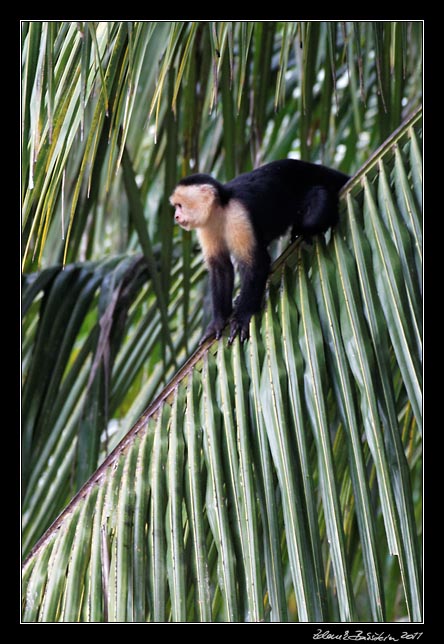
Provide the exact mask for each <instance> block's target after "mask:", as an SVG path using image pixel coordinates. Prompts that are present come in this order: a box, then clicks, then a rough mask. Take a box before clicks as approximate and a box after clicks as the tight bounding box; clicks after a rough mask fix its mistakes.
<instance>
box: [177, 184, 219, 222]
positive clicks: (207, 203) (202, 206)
mask: <svg viewBox="0 0 444 644" xmlns="http://www.w3.org/2000/svg"><path fill="white" fill-rule="evenodd" d="M222 195H223V186H222V184H220V183H219V182H218V181H216V180H215V179H213V177H211V176H210V175H209V174H192V175H191V176H189V177H185V179H182V180H181V181H180V182H179V183H178V184H177V186H176V188H175V190H174V192H173V194H172V195H171V197H170V203H171V205H172V206H174V208H175V212H174V219H175V220H176V221H177V223H178V224H179V225H180V226H182V228H184V229H185V230H191V229H193V228H203V227H205V226H207V225H208V222H209V220H210V217H211V216H212V214H213V213H214V211H215V208H216V207H217V206H218V205H221V197H222Z"/></svg>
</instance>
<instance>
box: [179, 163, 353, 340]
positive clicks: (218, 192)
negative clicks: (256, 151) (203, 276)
mask: <svg viewBox="0 0 444 644" xmlns="http://www.w3.org/2000/svg"><path fill="white" fill-rule="evenodd" d="M348 179H349V177H348V176H347V175H345V174H343V173H342V172H338V171H336V170H332V169H330V168H327V167H325V166H322V165H318V164H314V163H307V162H305V161H297V160H295V159H284V160H282V161H273V162H272V163H267V164H266V165H263V166H261V167H259V168H257V169H256V170H253V171H252V172H246V173H245V174H241V175H239V176H238V177H236V178H235V179H232V180H231V181H228V183H225V184H222V183H219V181H216V179H213V177H211V176H210V175H208V174H193V175H191V176H189V177H186V178H184V179H182V180H181V181H180V182H179V183H178V185H177V186H176V188H175V190H174V192H173V194H172V195H171V197H170V203H171V204H172V205H173V206H174V208H175V214H174V217H175V220H176V221H177V223H178V224H179V225H180V226H182V228H185V230H191V229H193V228H195V229H196V231H197V235H198V238H199V242H200V245H201V247H202V252H203V255H204V258H205V261H206V264H207V267H208V270H209V273H210V284H211V293H212V309H213V311H212V312H213V318H212V321H211V322H210V324H209V325H208V327H207V329H206V331H205V333H204V335H203V337H202V340H201V342H203V341H204V340H205V339H206V338H208V337H210V336H213V335H215V336H216V338H220V337H221V335H222V330H223V328H224V326H225V324H226V323H227V321H228V320H229V319H230V317H231V330H230V337H229V343H230V344H231V343H232V342H233V340H234V338H235V337H236V335H237V334H239V338H240V340H241V342H243V341H244V340H246V339H247V338H248V336H249V323H250V318H251V316H252V315H253V314H254V313H256V312H258V311H259V310H260V308H261V304H262V297H263V294H264V290H265V285H266V281H267V276H268V273H269V269H270V262H271V260H270V256H269V254H268V251H267V246H268V244H269V243H270V242H271V241H272V240H273V239H276V238H277V237H280V236H282V235H283V234H284V233H285V232H286V231H287V229H288V228H290V227H291V232H292V239H295V238H296V237H297V236H299V235H302V236H303V237H305V238H307V239H310V238H311V236H312V235H316V234H319V233H324V232H325V231H326V230H327V229H328V228H330V227H331V226H334V225H335V224H336V223H337V221H338V192H339V190H340V189H341V187H342V186H343V185H344V184H345V183H346V182H347V181H348ZM231 258H233V259H234V260H235V262H236V264H237V266H238V270H239V273H240V278H241V289H240V295H239V297H238V299H237V301H236V304H235V307H234V311H233V302H232V297H233V284H234V269H233V264H232V260H231Z"/></svg>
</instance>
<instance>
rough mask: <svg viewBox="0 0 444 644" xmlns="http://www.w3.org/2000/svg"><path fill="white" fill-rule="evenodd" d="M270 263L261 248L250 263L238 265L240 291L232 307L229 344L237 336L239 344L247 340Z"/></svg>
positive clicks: (259, 307)
mask: <svg viewBox="0 0 444 644" xmlns="http://www.w3.org/2000/svg"><path fill="white" fill-rule="evenodd" d="M270 263H271V260H270V255H269V254H268V252H267V250H266V248H264V247H262V246H258V247H257V248H256V249H255V251H254V256H253V261H252V262H251V263H249V264H246V263H243V262H241V263H239V272H240V276H241V291H240V294H239V297H238V299H237V301H236V304H235V307H234V313H233V318H232V321H231V331H230V337H229V340H228V342H229V344H231V343H232V342H233V340H234V338H235V337H236V335H238V334H239V339H240V341H241V342H243V341H244V340H247V339H248V337H249V324H250V319H251V316H252V315H254V314H255V313H257V312H258V311H260V309H261V305H262V298H263V295H264V291H265V284H266V282H267V277H268V273H269V271H270Z"/></svg>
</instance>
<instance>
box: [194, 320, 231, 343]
mask: <svg viewBox="0 0 444 644" xmlns="http://www.w3.org/2000/svg"><path fill="white" fill-rule="evenodd" d="M225 324H226V321H225V320H212V321H211V322H210V324H209V325H208V326H207V328H206V329H205V332H204V334H203V336H202V338H201V339H200V342H199V344H203V343H204V342H205V340H208V338H212V337H215V338H216V340H219V338H221V337H222V331H223V330H224V327H225Z"/></svg>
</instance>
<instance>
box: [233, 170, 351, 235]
mask: <svg viewBox="0 0 444 644" xmlns="http://www.w3.org/2000/svg"><path fill="white" fill-rule="evenodd" d="M348 179H349V177H348V176H347V175H345V174H343V173H342V172H338V171H337V170H333V169H331V168H327V167H325V166H322V165H318V164H315V163H308V162H306V161H298V160H296V159H283V160H282V161H272V162H271V163H267V164H266V165H263V166H261V167H259V168H256V169H255V170H253V171H252V172H247V173H245V174H241V175H239V176H238V177H236V178H235V179H232V180H231V181H229V182H228V183H226V184H225V185H224V189H225V190H226V191H227V192H228V193H229V194H230V197H231V198H234V199H237V200H239V201H240V202H241V203H243V204H244V205H245V206H246V208H247V209H248V211H249V213H250V215H251V219H252V223H253V226H254V228H255V229H256V232H257V234H258V235H259V236H260V238H261V239H262V240H263V241H264V242H266V243H268V242H269V241H271V240H272V239H275V238H276V237H279V236H281V235H283V234H284V233H285V232H286V230H287V229H288V228H289V226H292V225H295V224H296V225H297V224H298V223H299V220H302V217H303V209H304V207H305V206H306V202H305V199H306V196H307V193H308V191H310V190H311V189H312V188H315V187H322V188H325V189H326V190H327V191H328V192H329V193H331V194H337V193H338V192H339V190H340V189H341V187H342V186H343V185H344V184H345V183H346V182H347V180H348Z"/></svg>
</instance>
